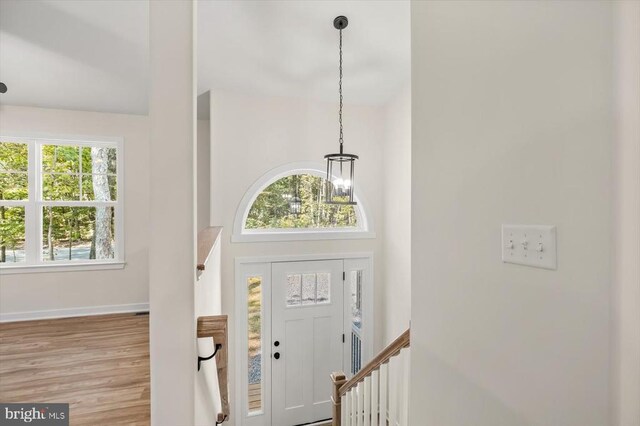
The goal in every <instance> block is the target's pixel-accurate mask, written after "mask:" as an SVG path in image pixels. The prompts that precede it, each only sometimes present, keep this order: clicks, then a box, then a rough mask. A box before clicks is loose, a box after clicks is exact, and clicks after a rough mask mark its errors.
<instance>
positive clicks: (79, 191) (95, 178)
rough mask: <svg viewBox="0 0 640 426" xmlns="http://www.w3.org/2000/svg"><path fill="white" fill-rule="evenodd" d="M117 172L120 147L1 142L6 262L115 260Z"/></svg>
mask: <svg viewBox="0 0 640 426" xmlns="http://www.w3.org/2000/svg"><path fill="white" fill-rule="evenodd" d="M30 155H33V156H34V158H33V159H30V157H29V156H30ZM36 156H37V161H36ZM30 160H31V162H32V163H33V165H31V166H30V165H29V162H30ZM117 172H118V170H117V149H116V147H115V146H114V145H109V144H100V143H96V145H95V146H86V145H73V144H69V143H58V142H55V143H47V142H46V141H37V140H36V141H33V140H32V141H25V142H24V143H23V142H4V141H0V262H24V261H25V259H26V260H27V262H28V263H39V262H41V261H58V260H81V259H86V260H93V259H96V260H99V259H113V258H114V257H115V235H116V230H115V226H116V224H115V212H116V209H115V207H116V205H117V196H118V194H117ZM36 183H38V185H37V187H36V185H35V184H36ZM30 187H31V188H34V189H35V191H34V192H35V193H29V188H30ZM29 211H31V212H34V213H35V214H33V213H32V214H31V216H30V215H29V214H27V213H28V212H29ZM30 218H35V220H36V221H35V222H33V220H34V219H30ZM30 221H31V222H30ZM27 230H32V231H29V232H27ZM38 230H41V232H42V233H41V234H40V235H38V232H39V231H38ZM28 235H32V236H33V237H35V238H40V239H41V240H40V241H37V240H36V241H26V238H32V237H28ZM28 244H32V245H31V247H34V246H37V245H41V247H42V253H41V254H40V255H39V256H40V259H28V258H27V257H28V255H27V254H26V246H27V245H28ZM31 253H34V252H33V251H31Z"/></svg>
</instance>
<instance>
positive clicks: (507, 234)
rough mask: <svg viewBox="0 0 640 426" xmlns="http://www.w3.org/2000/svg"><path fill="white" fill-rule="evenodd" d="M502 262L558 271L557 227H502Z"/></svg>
mask: <svg viewBox="0 0 640 426" xmlns="http://www.w3.org/2000/svg"><path fill="white" fill-rule="evenodd" d="M502 261H503V262H506V263H517V264H519V265H527V266H533V267H536V268H544V269H557V267H558V262H557V256H556V227H555V226H546V225H502Z"/></svg>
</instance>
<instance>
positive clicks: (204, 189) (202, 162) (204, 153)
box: [196, 93, 211, 231]
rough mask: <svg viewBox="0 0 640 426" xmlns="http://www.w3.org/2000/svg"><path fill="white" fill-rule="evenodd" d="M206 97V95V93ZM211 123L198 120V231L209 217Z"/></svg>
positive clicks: (205, 225) (203, 226) (207, 222)
mask: <svg viewBox="0 0 640 426" xmlns="http://www.w3.org/2000/svg"><path fill="white" fill-rule="evenodd" d="M207 96H208V93H207ZM210 127H211V122H210V121H209V120H198V134H197V137H198V148H197V153H198V155H197V159H196V161H197V168H198V172H197V173H198V178H197V191H198V197H197V206H198V207H197V208H198V210H197V221H196V223H197V229H198V231H199V230H201V229H203V228H206V227H207V226H209V225H210V224H209V219H210V216H211V213H210V206H211V171H210V169H211V161H210V160H211V149H210V146H211V134H210V131H209V129H210Z"/></svg>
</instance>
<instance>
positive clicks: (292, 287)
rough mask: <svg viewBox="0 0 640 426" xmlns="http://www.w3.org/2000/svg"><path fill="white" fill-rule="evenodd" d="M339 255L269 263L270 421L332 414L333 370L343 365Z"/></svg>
mask: <svg viewBox="0 0 640 426" xmlns="http://www.w3.org/2000/svg"><path fill="white" fill-rule="evenodd" d="M343 271H344V263H343V261H342V260H322V261H308V262H282V263H273V266H272V292H271V306H272V323H271V342H270V344H271V354H272V356H271V369H272V370H271V377H272V380H271V389H272V412H271V415H272V425H273V426H293V425H301V424H306V423H312V422H316V421H319V420H324V419H329V418H331V381H330V379H329V375H330V374H331V372H333V371H341V370H342V365H343V350H344V345H343V332H344V324H343V317H344V304H343V301H344V287H343V286H344V283H343Z"/></svg>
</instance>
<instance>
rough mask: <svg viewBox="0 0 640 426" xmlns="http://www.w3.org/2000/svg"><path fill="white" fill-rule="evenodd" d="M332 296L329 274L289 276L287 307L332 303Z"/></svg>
mask: <svg viewBox="0 0 640 426" xmlns="http://www.w3.org/2000/svg"><path fill="white" fill-rule="evenodd" d="M330 294H331V274H330V273H329V272H318V273H311V274H289V275H287V307H297V306H305V305H319V304H325V303H330V302H331V300H330Z"/></svg>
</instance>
